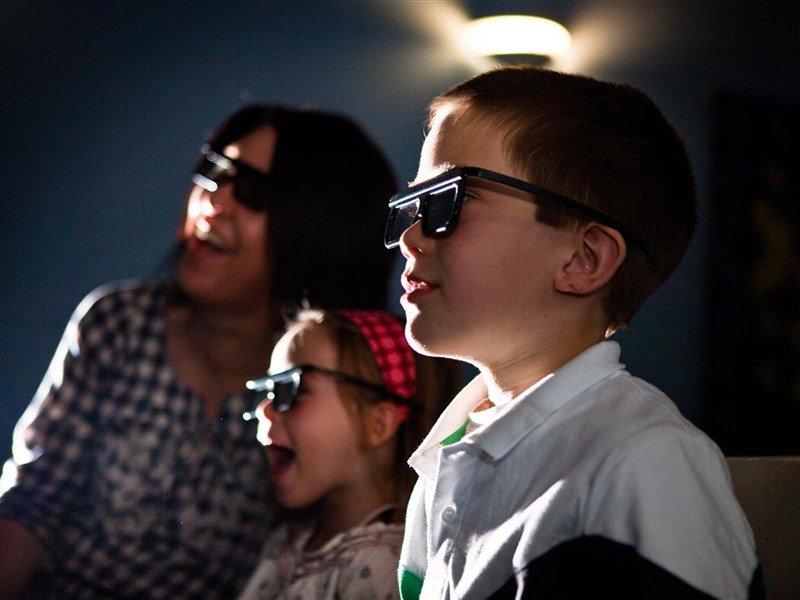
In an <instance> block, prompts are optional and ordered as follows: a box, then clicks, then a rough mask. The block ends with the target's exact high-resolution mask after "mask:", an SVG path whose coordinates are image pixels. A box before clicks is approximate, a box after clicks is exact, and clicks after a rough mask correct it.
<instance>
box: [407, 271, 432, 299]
mask: <svg viewBox="0 0 800 600" xmlns="http://www.w3.org/2000/svg"><path fill="white" fill-rule="evenodd" d="M400 281H401V283H402V285H403V289H404V290H405V291H406V293H405V294H404V295H403V297H404V298H405V299H406V300H408V301H414V300H415V299H417V298H419V297H420V296H423V295H425V294H428V293H430V292H432V291H434V290H435V289H438V288H439V284H437V283H432V282H430V281H426V280H425V279H422V278H421V277H419V276H418V275H416V274H414V273H411V272H406V273H403V276H402V277H401V278H400Z"/></svg>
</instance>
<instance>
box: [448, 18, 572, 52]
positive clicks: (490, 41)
mask: <svg viewBox="0 0 800 600" xmlns="http://www.w3.org/2000/svg"><path fill="white" fill-rule="evenodd" d="M570 41H571V37H570V34H569V31H567V30H566V29H565V28H564V27H563V26H562V25H560V24H558V23H556V22H555V21H551V20H550V19H543V18H541V17H531V16H527V15H500V16H495V17H485V18H483V19H476V20H474V21H470V22H469V23H467V24H466V26H465V30H464V37H463V42H464V44H465V46H466V49H467V50H468V51H470V52H471V53H473V54H474V55H475V56H492V57H496V58H499V59H506V60H508V59H509V58H510V59H512V60H515V59H522V60H526V61H528V62H538V63H542V62H548V61H549V60H550V59H552V58H555V57H557V56H559V55H562V54H564V53H565V52H566V51H567V50H569V46H570Z"/></svg>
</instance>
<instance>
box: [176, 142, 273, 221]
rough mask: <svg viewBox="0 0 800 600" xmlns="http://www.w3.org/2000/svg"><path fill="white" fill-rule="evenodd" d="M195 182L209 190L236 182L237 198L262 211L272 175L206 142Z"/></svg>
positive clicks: (249, 206)
mask: <svg viewBox="0 0 800 600" xmlns="http://www.w3.org/2000/svg"><path fill="white" fill-rule="evenodd" d="M192 181H193V182H194V183H195V184H197V185H199V186H200V187H202V188H204V189H206V190H208V191H209V192H216V191H217V190H218V189H219V187H220V186H221V185H224V184H225V183H228V182H229V181H230V182H233V195H234V197H235V198H236V199H237V200H238V201H239V202H241V203H242V204H244V205H245V206H247V207H248V208H251V209H253V210H261V209H263V208H264V207H265V206H266V204H267V199H268V197H269V193H268V190H269V187H270V185H269V184H270V178H269V176H268V175H266V174H265V173H262V172H261V171H259V170H258V169H254V168H253V167H251V166H249V165H246V164H245V163H243V162H242V161H240V160H236V159H235V158H229V157H227V156H225V155H224V154H222V153H221V152H218V151H216V150H214V149H213V148H212V147H211V146H209V145H208V144H206V145H205V146H203V150H202V157H201V159H200V162H199V164H198V165H197V167H196V168H195V172H194V174H193V175H192Z"/></svg>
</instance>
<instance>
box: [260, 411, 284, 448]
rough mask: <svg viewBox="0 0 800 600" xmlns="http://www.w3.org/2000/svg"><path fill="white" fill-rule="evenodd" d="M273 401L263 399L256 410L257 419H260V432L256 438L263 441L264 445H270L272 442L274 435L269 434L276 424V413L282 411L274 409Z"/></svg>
mask: <svg viewBox="0 0 800 600" xmlns="http://www.w3.org/2000/svg"><path fill="white" fill-rule="evenodd" d="M271 405H272V403H271V402H270V401H269V400H263V401H262V402H261V403H260V404H259V405H258V406H257V407H256V410H255V413H256V419H258V432H257V433H256V438H257V439H258V441H259V442H261V445H262V446H269V445H270V444H271V443H272V437H271V436H270V435H269V433H270V431H271V430H272V427H273V425H274V420H275V415H278V414H280V413H278V412H276V411H274V410H272V407H271Z"/></svg>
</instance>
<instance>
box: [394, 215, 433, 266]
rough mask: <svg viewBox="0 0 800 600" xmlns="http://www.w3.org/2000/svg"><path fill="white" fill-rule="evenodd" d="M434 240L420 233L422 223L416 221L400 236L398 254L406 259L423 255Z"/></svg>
mask: <svg viewBox="0 0 800 600" xmlns="http://www.w3.org/2000/svg"><path fill="white" fill-rule="evenodd" d="M433 242H434V240H432V239H430V238H428V237H425V235H424V234H423V233H422V223H421V222H420V221H419V219H418V220H416V221H415V222H414V224H413V225H411V227H409V228H408V229H406V230H405V231H404V232H403V233H402V235H401V236H400V252H401V253H402V254H403V256H404V257H405V258H406V259H409V258H413V257H415V256H417V255H419V254H423V253H425V252H426V251H427V250H428V249H429V247H430V245H431V244H432V243H433Z"/></svg>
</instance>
